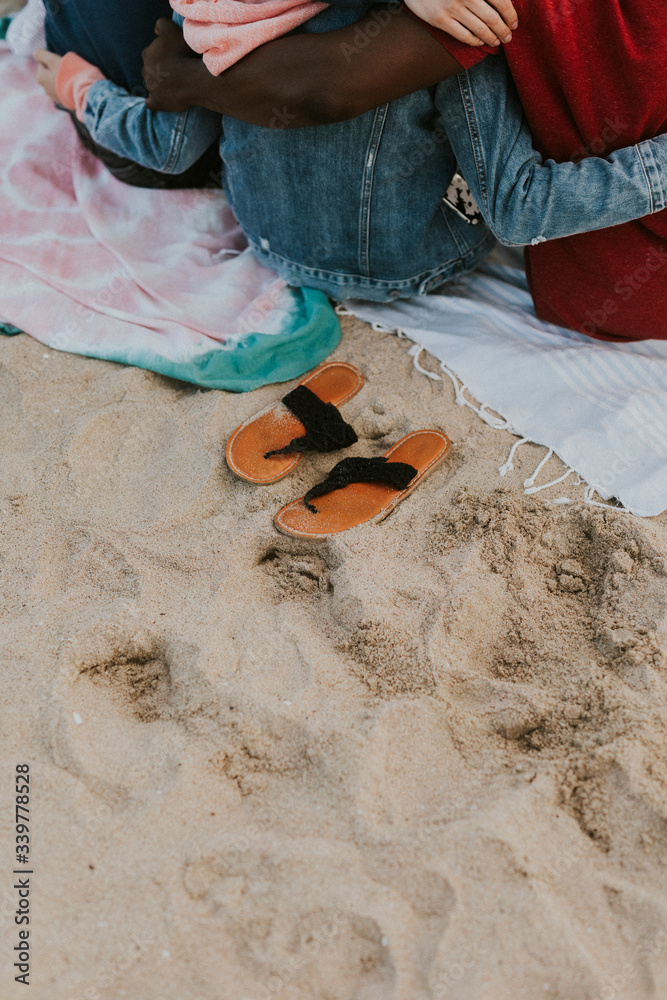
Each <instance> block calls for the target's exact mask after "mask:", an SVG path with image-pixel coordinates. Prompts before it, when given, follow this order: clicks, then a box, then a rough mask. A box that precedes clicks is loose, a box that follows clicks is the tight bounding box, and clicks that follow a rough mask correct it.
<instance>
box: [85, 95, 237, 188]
mask: <svg viewBox="0 0 667 1000" xmlns="http://www.w3.org/2000/svg"><path fill="white" fill-rule="evenodd" d="M83 124H84V125H85V126H86V128H87V129H88V131H89V132H90V134H91V136H92V138H93V139H94V141H95V142H96V143H98V145H100V146H103V147H104V148H105V149H109V150H111V152H112V153H116V154H117V155H118V156H123V157H126V158H127V159H128V160H133V161H134V162H135V163H139V164H141V166H143V167H149V168H151V169H153V170H159V171H161V172H162V173H168V174H181V173H183V172H184V171H185V170H187V169H188V168H189V167H191V166H192V165H193V164H194V163H196V162H197V160H198V159H199V158H200V157H201V156H203V154H204V153H205V152H206V150H207V149H208V148H209V147H210V146H211V145H212V144H213V143H214V142H215V141H216V140H217V139H219V138H220V129H221V117H220V115H218V114H215V113H214V112H212V111H207V110H205V109H204V108H189V109H188V110H187V111H173V112H172V111H149V110H148V109H147V108H146V102H145V100H144V99H143V98H142V97H134V96H132V95H131V94H128V92H127V91H126V90H124V89H123V88H122V87H118V86H116V84H114V83H111V82H110V81H108V80H100V81H99V82H98V83H94V84H93V85H92V87H91V88H90V90H89V91H88V94H87V99H86V108H85V111H84V115H83Z"/></svg>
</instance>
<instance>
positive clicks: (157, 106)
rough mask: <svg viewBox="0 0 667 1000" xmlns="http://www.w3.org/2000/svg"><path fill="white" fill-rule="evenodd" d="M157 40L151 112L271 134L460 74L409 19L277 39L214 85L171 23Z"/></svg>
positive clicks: (334, 118)
mask: <svg viewBox="0 0 667 1000" xmlns="http://www.w3.org/2000/svg"><path fill="white" fill-rule="evenodd" d="M380 13H381V14H383V15H384V18H381V16H380ZM156 33H157V35H158V37H157V39H156V40H155V41H154V42H153V43H152V45H150V46H149V47H148V48H147V49H146V50H145V51H144V79H145V81H146V85H147V87H148V90H149V91H150V98H149V99H148V101H147V107H148V108H150V109H151V110H153V111H183V110H185V109H186V108H189V107H192V106H194V105H198V106H200V107H204V108H208V109H209V110H211V111H217V112H219V113H220V114H224V115H229V116H230V117H232V118H239V119H241V121H245V122H249V123H250V124H252V125H262V126H264V127H266V128H301V127H303V126H307V125H324V124H328V123H331V122H339V121H346V120H347V119H349V118H356V117H357V115H360V114H363V112H365V111H370V110H371V109H372V108H376V107H379V106H380V105H381V104H385V103H387V102H388V101H395V100H397V99H398V98H399V97H405V96H406V95H407V94H412V93H414V92H415V91H417V90H422V89H424V88H425V87H430V86H433V85H434V84H436V83H440V81H441V80H445V79H447V78H448V77H450V76H453V75H455V74H456V73H460V72H461V66H460V65H459V63H458V62H457V61H456V60H455V59H454V58H453V56H451V55H450V54H449V53H448V52H447V50H446V49H445V48H443V46H442V45H440V43H439V42H437V41H436V39H435V38H433V37H432V35H430V34H429V33H428V32H427V31H426V30H425V29H424V27H423V25H422V24H420V23H419V22H418V21H416V20H415V19H414V18H413V17H411V16H410V15H409V14H407V13H406V12H405V11H404V10H396V9H389V10H383V11H381V12H376V13H375V14H370V15H369V16H368V17H366V18H363V19H362V20H361V21H358V22H357V23H356V24H352V25H349V26H348V27H346V28H340V29H339V30H338V31H330V32H325V33H322V34H303V35H290V36H288V37H285V38H280V39H277V40H276V41H274V42H269V43H267V44H266V45H262V46H261V47H260V48H258V49H255V51H254V52H251V53H250V54H249V55H247V56H245V58H243V59H241V60H240V61H239V62H237V63H235V65H234V66H232V67H230V69H228V70H225V72H224V73H221V74H220V76H217V77H215V76H212V75H211V74H210V73H209V72H208V70H207V69H206V66H205V65H204V63H203V61H202V60H201V58H200V57H199V56H196V55H195V53H193V52H192V51H191V49H189V47H188V46H187V44H186V42H185V41H184V39H183V35H182V32H181V31H180V29H179V28H178V27H177V26H176V25H175V24H173V22H171V21H169V20H168V19H166V18H161V19H160V20H159V21H158V23H157V27H156ZM359 39H362V40H364V39H365V40H366V44H365V45H363V44H362V45H361V46H360V45H359Z"/></svg>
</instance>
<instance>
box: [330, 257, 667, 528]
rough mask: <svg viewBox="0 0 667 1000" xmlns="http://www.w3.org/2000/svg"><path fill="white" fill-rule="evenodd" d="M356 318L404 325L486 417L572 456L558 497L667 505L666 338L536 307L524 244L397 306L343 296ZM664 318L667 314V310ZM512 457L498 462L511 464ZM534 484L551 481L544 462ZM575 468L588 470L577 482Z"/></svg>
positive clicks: (656, 507) (462, 398) (534, 489)
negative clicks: (577, 321) (589, 331)
mask: <svg viewBox="0 0 667 1000" xmlns="http://www.w3.org/2000/svg"><path fill="white" fill-rule="evenodd" d="M345 307H346V308H347V309H348V310H349V311H350V312H352V313H353V314H354V315H355V316H357V317H359V318H360V319H363V320H366V321H367V322H369V323H373V324H376V326H377V327H378V328H380V329H383V330H392V331H401V332H402V333H403V334H404V335H405V336H407V337H408V338H409V339H410V340H411V341H413V342H414V345H415V346H414V347H413V348H412V353H413V357H414V359H415V362H416V364H417V365H418V366H419V367H420V368H423V365H420V362H419V353H420V351H421V349H422V348H423V349H426V350H427V351H428V352H429V353H430V354H432V355H433V356H434V357H435V358H437V359H438V360H439V361H440V362H441V374H440V375H438V374H437V373H435V372H432V371H431V372H429V373H428V376H429V377H430V378H439V377H440V378H445V379H447V378H450V379H451V380H452V382H453V383H454V386H455V391H456V399H457V402H458V403H459V404H460V405H462V406H470V407H471V408H472V409H474V410H475V412H477V414H478V416H479V417H480V418H481V419H483V420H485V421H486V423H488V424H490V425H491V426H492V427H497V428H498V429H506V430H509V431H511V432H512V433H513V434H515V435H516V436H517V438H518V441H517V442H515V444H514V449H513V454H514V452H515V450H516V446H517V445H519V444H520V442H521V441H522V440H527V441H531V442H534V443H536V444H541V445H544V446H545V448H546V449H547V452H546V455H545V456H544V459H546V458H548V457H549V456H550V454H551V453H555V454H556V455H557V456H559V457H560V458H561V459H562V461H563V462H564V463H565V465H566V466H567V468H566V470H565V473H564V474H563V475H562V477H561V476H560V475H559V476H558V480H560V482H558V486H559V491H558V492H560V491H562V495H561V496H559V497H558V498H557V500H558V501H560V502H567V501H569V500H574V499H582V498H583V499H585V500H586V501H588V502H590V503H599V502H601V501H600V498H602V499H607V500H608V499H610V498H612V497H615V498H617V501H620V503H621V504H622V505H623V507H624V508H625V509H626V510H628V511H630V512H632V513H634V514H637V515H639V516H644V517H650V516H653V515H657V514H660V513H661V512H662V511H664V510H665V509H667V433H666V432H667V342H666V341H664V340H645V341H639V342H637V341H635V342H632V343H609V342H606V341H601V340H592V339H591V338H589V337H586V336H585V335H584V334H579V333H575V332H574V331H572V330H565V329H563V328H561V327H557V326H552V325H551V324H549V323H543V322H542V321H541V320H538V319H537V317H536V316H535V310H534V309H533V303H532V299H531V297H530V293H529V291H528V286H527V283H526V275H525V271H524V268H523V256H522V254H521V253H520V252H517V251H511V250H497V251H494V254H493V255H492V257H491V258H489V260H488V261H487V263H485V264H484V265H483V266H482V267H481V268H480V269H479V270H478V271H477V272H475V273H474V274H472V275H470V276H468V277H465V278H462V279H460V280H459V281H457V282H456V284H450V285H448V286H445V288H444V289H443V293H442V294H439V295H425V296H421V297H419V298H411V299H405V300H403V301H400V302H396V303H392V304H390V305H381V304H377V303H362V302H348V303H346V304H345ZM665 322H666V323H667V317H666V318H665ZM513 454H512V455H511V456H509V460H508V462H506V463H505V465H504V466H503V468H502V470H500V471H501V474H503V475H510V474H511V473H512V471H513V463H512V458H513ZM544 464H545V462H544V460H543V461H542V462H541V463H540V466H539V467H538V469H537V470H536V474H535V475H533V476H531V477H530V478H529V479H528V480H526V482H525V484H524V487H525V491H526V493H528V494H533V493H539V492H540V491H541V490H542V489H544V488H545V486H547V485H549V482H548V480H549V477H548V476H545V475H544V473H543V472H542V468H543V466H544ZM576 476H579V477H580V479H581V480H583V481H584V482H583V484H581V485H579V486H578V487H577V484H576Z"/></svg>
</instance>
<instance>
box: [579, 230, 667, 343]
mask: <svg viewBox="0 0 667 1000" xmlns="http://www.w3.org/2000/svg"><path fill="white" fill-rule="evenodd" d="M666 263H667V248H665V247H658V246H656V247H653V249H652V250H651V252H650V253H649V254H648V255H647V257H646V258H645V260H644V263H643V264H640V265H639V266H638V267H636V268H635V270H634V271H632V272H631V273H630V274H626V275H625V276H624V277H623V278H622V279H621V280H620V281H617V282H616V284H615V285H614V298H611V297H610V298H608V299H605V300H604V302H602V303H600V305H599V306H598V307H597V308H594V309H588V310H587V311H586V314H585V315H586V322H585V323H584V324H583V325H582V326H581V332H582V333H588V334H595V333H597V332H598V331H599V330H604V328H605V325H606V322H607V320H608V319H609V317H610V316H614V315H615V314H616V313H617V312H618V311H619V300H620V301H621V302H622V303H624V304H627V303H628V302H630V301H631V300H632V299H633V298H634V296H635V295H636V294H637V292H641V291H647V292H648V289H647V288H646V286H647V285H648V284H649V282H650V281H652V279H653V278H654V277H655V275H656V274H658V273H659V272H660V271H662V269H663V268H664V266H665V264H666Z"/></svg>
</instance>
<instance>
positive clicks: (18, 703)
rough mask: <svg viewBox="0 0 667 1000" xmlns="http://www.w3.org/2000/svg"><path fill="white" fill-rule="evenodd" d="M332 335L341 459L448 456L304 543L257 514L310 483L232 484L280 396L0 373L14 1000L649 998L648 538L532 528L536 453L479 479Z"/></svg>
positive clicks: (659, 720)
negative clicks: (357, 384)
mask: <svg viewBox="0 0 667 1000" xmlns="http://www.w3.org/2000/svg"><path fill="white" fill-rule="evenodd" d="M343 325H344V331H345V333H344V338H343V341H342V344H341V346H340V347H339V348H338V350H337V351H336V353H335V355H334V357H338V358H341V359H344V360H346V361H350V362H352V363H354V364H357V365H358V366H359V367H360V368H361V370H362V371H363V373H364V375H365V377H366V385H365V387H364V388H363V390H362V391H361V392H360V393H359V395H358V396H357V397H355V398H354V399H353V400H352V401H351V402H350V403H349V404H347V406H346V407H345V417H346V419H347V420H349V421H351V422H352V423H353V424H354V427H355V429H356V430H357V432H358V434H359V442H358V444H357V445H356V446H355V447H354V449H353V453H354V454H359V455H376V454H381V453H382V451H384V450H385V449H386V448H387V447H388V446H389V445H390V444H392V443H393V442H394V441H395V440H397V439H398V438H399V437H400V436H401V435H402V434H403V433H405V432H407V431H408V430H413V429H417V428H420V427H434V428H436V429H440V430H443V431H445V432H446V433H447V434H448V435H449V436H450V437H451V439H452V441H453V442H454V447H453V449H452V452H451V455H450V458H449V459H448V460H447V462H446V463H445V465H444V466H442V468H441V469H440V470H438V471H437V472H436V473H435V474H434V475H433V476H432V477H431V478H430V479H428V480H427V481H426V482H425V483H424V484H423V485H422V486H421V487H420V488H419V489H418V490H417V491H416V492H415V493H414V494H413V495H412V496H411V497H409V498H408V499H407V500H406V501H405V502H404V503H403V504H402V505H401V506H400V507H399V508H398V509H397V510H396V511H395V512H394V514H393V515H392V516H391V517H390V518H389V519H388V520H386V521H385V522H384V523H382V524H379V525H376V526H372V527H370V528H362V529H357V530H354V531H351V532H349V533H347V534H344V535H340V536H337V537H335V538H332V539H331V540H329V541H326V542H317V543H310V542H309V543H306V542H299V541H293V540H290V539H288V538H285V537H283V536H281V535H278V534H277V533H276V532H275V530H274V528H273V526H272V517H273V515H274V513H275V512H276V511H277V510H278V509H279V508H280V506H281V505H282V504H284V503H286V502H287V501H289V500H290V499H292V498H294V497H297V496H300V495H302V493H303V492H304V490H305V489H306V488H308V486H310V485H312V484H313V483H314V482H316V481H318V480H319V479H320V478H322V474H323V473H324V472H326V471H327V470H328V468H329V467H330V465H331V458H330V457H327V456H317V457H312V456H311V457H308V458H306V459H304V461H303V462H302V463H301V465H300V466H299V468H298V469H297V471H296V473H295V474H294V475H292V476H291V477H288V478H287V479H285V480H283V481H282V482H279V483H277V484H276V485H274V486H269V487H263V488H257V487H252V486H250V485H248V484H245V483H243V482H241V481H239V480H237V479H234V478H233V477H232V475H231V474H230V472H229V470H228V469H227V467H226V465H225V462H224V443H225V440H226V438H227V436H228V435H229V433H230V432H231V431H232V430H233V429H234V428H235V427H236V426H237V425H238V424H239V423H240V422H241V421H242V420H244V419H245V418H246V417H248V416H250V415H251V414H252V413H253V412H255V411H257V410H259V409H261V408H262V407H264V406H265V405H267V404H268V403H269V402H271V401H272V400H273V399H275V398H276V397H277V396H279V395H282V394H283V391H284V390H283V389H282V387H268V388H266V389H261V390H258V391H256V392H253V393H250V394H247V395H239V396H235V395H231V394H228V393H223V392H215V391H208V392H207V391H202V390H199V389H197V388H196V387H193V386H190V385H187V384H184V383H178V382H174V381H170V380H169V379H166V378H164V377H162V376H159V375H155V374H152V373H149V372H146V371H142V370H139V369H136V368H128V367H122V366H120V365H115V364H111V363H106V362H100V361H93V360H88V359H85V358H82V357H77V356H73V355H68V354H64V353H58V352H55V351H51V350H45V349H44V347H43V346H42V345H40V344H39V343H37V342H36V341H34V340H32V339H30V338H29V337H27V336H24V335H22V336H18V337H15V338H10V339H3V340H2V341H1V342H0V347H1V348H2V357H1V358H0V394H1V396H2V399H3V403H4V406H3V421H2V425H1V426H0V456H1V460H2V466H1V468H2V490H1V493H0V518H1V520H0V524H1V529H0V530H1V538H2V541H1V543H0V580H1V581H2V597H3V600H2V665H3V666H2V669H3V678H4V683H5V693H4V698H3V724H2V743H3V750H2V756H3V769H4V773H5V776H6V783H5V789H6V790H5V795H6V796H7V798H6V803H7V807H9V806H10V805H11V802H10V798H9V796H10V790H11V785H12V783H13V774H14V768H15V765H16V764H17V763H21V762H28V763H29V764H30V766H31V771H32V775H33V788H32V805H31V808H32V824H31V825H32V839H33V855H32V863H33V870H34V874H33V876H32V879H33V882H32V897H31V899H32V907H33V910H32V941H33V947H34V954H33V970H32V993H31V995H32V996H33V997H35V998H36V1000H84V998H87V1000H120V998H128V1000H268V998H272V1000H273V998H275V1000H445V998H451V1000H537V998H540V1000H598V998H600V1000H649V998H657V997H661V996H665V995H667V960H666V958H667V952H666V949H665V918H666V911H667V871H666V864H667V751H666V746H667V744H666V741H665V728H666V715H665V706H666V704H667V685H666V683H665V660H664V651H665V648H666V646H667V569H666V565H667V564H666V562H665V557H666V556H667V519H666V518H665V516H664V515H663V516H662V517H659V518H655V519H651V520H640V519H638V518H635V517H632V516H628V515H625V514H622V513H618V512H615V511H613V510H602V509H599V508H596V507H592V506H587V505H584V504H583V503H581V502H577V503H575V504H573V505H566V506H555V507H554V506H551V507H550V506H547V505H546V504H545V502H544V500H549V499H550V494H549V493H545V494H540V499H537V498H535V499H533V498H527V497H525V496H524V495H523V487H522V484H523V481H524V479H525V478H526V477H527V476H528V475H530V474H531V473H532V472H533V470H534V468H535V466H536V464H537V462H538V461H539V459H540V458H541V456H542V455H543V453H544V452H543V449H538V448H537V447H535V446H530V445H527V446H524V447H523V448H522V449H520V450H519V452H518V453H517V456H516V462H515V464H516V469H515V471H514V472H512V473H510V474H509V475H508V476H506V477H505V479H503V480H501V479H500V478H499V476H498V469H499V467H500V466H501V465H502V464H503V462H504V461H505V459H506V458H507V454H508V451H509V448H510V446H511V443H512V441H513V438H512V437H511V435H509V434H508V433H506V432H504V431H497V430H493V429H491V428H490V427H487V426H485V425H484V424H483V423H482V422H481V421H480V420H479V419H478V418H477V417H476V416H475V415H474V414H473V413H472V412H471V411H470V410H467V409H464V408H461V407H458V406H456V405H455V402H454V392H453V389H452V386H451V384H450V383H449V382H447V383H443V382H440V383H435V382H432V381H430V380H429V379H427V378H425V377H424V376H423V375H421V374H419V372H417V371H416V370H415V369H414V367H413V364H412V359H411V358H410V357H409V356H408V348H409V344H408V343H406V342H405V341H401V340H399V339H398V338H396V337H394V336H392V335H389V334H380V333H376V332H374V331H372V330H371V329H370V327H368V326H366V325H364V324H362V323H359V322H357V321H354V320H351V319H348V318H346V319H344V320H343ZM421 361H422V364H423V365H425V366H426V367H427V368H428V367H429V366H433V367H434V363H433V362H432V361H431V360H430V359H429V358H428V356H426V355H423V356H422V359H421ZM559 468H560V464H559V462H558V461H557V460H556V459H552V461H551V464H550V465H549V467H548V469H547V470H546V471H545V476H547V475H548V474H549V472H550V470H553V474H554V476H557V475H558V471H559ZM561 492H562V487H561ZM558 495H559V493H558V488H556V489H555V490H554V491H552V492H551V498H553V497H554V496H558ZM542 497H544V500H542V499H541V498H542ZM2 816H3V821H2V844H3V851H2V854H3V857H4V861H5V865H4V871H5V882H4V887H3V899H4V903H3V908H2V914H3V917H2V921H3V942H4V946H5V952H4V954H5V963H6V964H5V972H4V973H3V977H4V983H5V985H4V986H3V987H2V991H1V992H2V996H3V997H7V1000H13V998H14V997H19V996H24V990H23V987H22V986H21V985H20V984H14V983H13V982H12V981H11V977H10V976H8V975H7V956H8V954H9V951H10V949H11V948H13V947H14V945H15V944H17V941H15V940H14V937H15V935H16V930H17V929H16V928H15V927H14V925H13V923H12V920H13V916H12V913H13V907H14V908H15V903H16V899H15V896H16V892H15V890H13V889H12V888H11V886H12V881H11V879H12V878H13V876H12V875H11V870H12V869H11V866H12V864H13V860H12V852H13V831H12V829H11V828H12V826H13V815H10V809H9V808H5V809H4V810H3V811H2Z"/></svg>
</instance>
